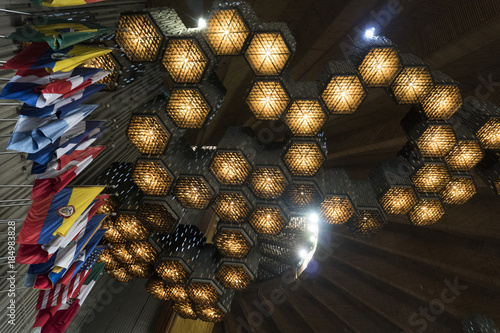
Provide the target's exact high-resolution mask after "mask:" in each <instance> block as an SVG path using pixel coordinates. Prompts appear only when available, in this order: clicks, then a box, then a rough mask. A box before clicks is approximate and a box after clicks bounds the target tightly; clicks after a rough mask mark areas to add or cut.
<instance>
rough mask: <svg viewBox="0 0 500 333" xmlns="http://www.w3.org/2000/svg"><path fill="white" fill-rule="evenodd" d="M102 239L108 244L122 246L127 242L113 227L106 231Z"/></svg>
mask: <svg viewBox="0 0 500 333" xmlns="http://www.w3.org/2000/svg"><path fill="white" fill-rule="evenodd" d="M103 237H104V239H105V240H106V241H107V242H108V243H112V244H124V243H126V242H127V240H126V239H125V237H123V236H122V234H121V233H120V232H119V231H118V229H116V228H115V227H113V228H109V229H108V230H106V232H105V233H104V236H103Z"/></svg>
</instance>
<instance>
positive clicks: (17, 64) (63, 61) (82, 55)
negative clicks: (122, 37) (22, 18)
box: [0, 43, 112, 72]
mask: <svg viewBox="0 0 500 333" xmlns="http://www.w3.org/2000/svg"><path fill="white" fill-rule="evenodd" d="M111 51H112V50H111V49H104V48H99V47H91V46H83V45H73V46H70V47H66V48H64V49H61V50H57V51H54V50H52V49H51V48H50V46H49V45H48V44H47V43H32V44H30V45H29V46H28V47H26V48H25V49H23V50H22V51H21V52H19V53H18V54H16V55H15V56H14V57H13V58H11V59H10V60H8V61H7V62H6V63H5V64H4V65H3V66H2V67H0V69H35V68H45V69H46V70H47V71H48V72H58V71H62V72H67V71H70V70H72V69H73V68H75V67H77V66H79V65H81V64H83V63H84V62H86V61H88V60H90V59H93V58H96V57H99V56H102V55H104V54H107V53H110V52H111Z"/></svg>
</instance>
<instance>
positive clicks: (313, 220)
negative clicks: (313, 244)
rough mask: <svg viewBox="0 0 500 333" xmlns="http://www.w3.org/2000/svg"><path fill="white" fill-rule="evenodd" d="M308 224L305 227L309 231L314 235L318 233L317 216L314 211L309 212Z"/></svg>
mask: <svg viewBox="0 0 500 333" xmlns="http://www.w3.org/2000/svg"><path fill="white" fill-rule="evenodd" d="M308 222H309V223H308V224H307V227H308V229H309V231H310V232H311V233H313V234H315V235H317V234H318V222H319V216H318V214H316V213H311V214H309V216H308Z"/></svg>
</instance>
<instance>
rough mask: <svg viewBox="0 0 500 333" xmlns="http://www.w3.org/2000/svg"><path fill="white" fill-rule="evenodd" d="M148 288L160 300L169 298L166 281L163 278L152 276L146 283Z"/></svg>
mask: <svg viewBox="0 0 500 333" xmlns="http://www.w3.org/2000/svg"><path fill="white" fill-rule="evenodd" d="M146 290H147V291H148V293H150V294H151V295H152V296H153V297H154V298H156V299H157V300H160V301H166V300H167V295H166V289H165V281H162V280H161V279H158V278H151V279H150V280H149V281H148V282H147V283H146Z"/></svg>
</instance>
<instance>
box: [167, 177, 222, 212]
mask: <svg viewBox="0 0 500 333" xmlns="http://www.w3.org/2000/svg"><path fill="white" fill-rule="evenodd" d="M173 194H174V196H175V198H176V199H177V200H178V201H179V203H180V204H181V205H182V206H183V207H185V208H193V209H207V208H208V205H209V204H210V201H211V200H212V198H213V197H214V194H215V192H214V190H213V189H212V188H211V186H210V185H209V184H208V183H207V181H206V180H205V179H204V178H203V177H202V176H188V175H186V176H179V177H178V178H177V181H176V182H175V185H174V190H173Z"/></svg>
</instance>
